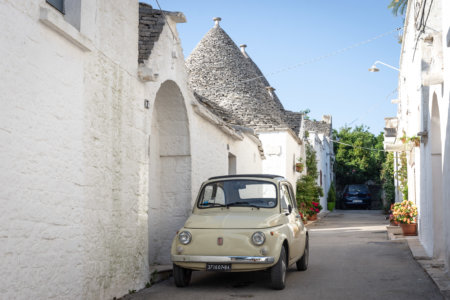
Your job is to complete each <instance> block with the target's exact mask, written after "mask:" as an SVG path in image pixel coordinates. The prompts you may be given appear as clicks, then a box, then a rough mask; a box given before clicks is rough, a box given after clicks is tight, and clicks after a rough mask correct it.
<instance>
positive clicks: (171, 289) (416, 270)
mask: <svg viewBox="0 0 450 300" xmlns="http://www.w3.org/2000/svg"><path fill="white" fill-rule="evenodd" d="M386 225H387V221H385V220H384V215H382V214H381V212H380V211H335V212H333V213H330V214H329V215H328V216H326V217H322V218H320V219H319V220H318V221H317V222H314V223H311V224H309V225H308V227H309V231H310V244H311V246H310V253H311V255H310V267H309V268H308V270H307V271H305V272H298V271H296V270H295V268H294V267H291V268H290V269H289V271H288V274H287V287H286V289H284V290H282V291H273V290H271V289H269V288H268V287H267V273H266V272H251V273H209V272H194V273H193V278H192V283H191V285H190V286H189V287H187V288H181V289H180V288H176V287H175V286H174V283H173V278H169V280H164V281H162V282H160V283H158V284H155V285H153V286H152V287H151V288H147V289H144V290H142V291H139V292H138V293H135V294H132V295H127V296H124V297H123V299H132V300H138V299H164V300H165V299H168V298H170V299H184V300H190V299H193V300H198V299H236V298H255V299H273V298H295V299H298V298H302V299H333V300H334V299H366V300H367V299H377V300H378V299H408V300H411V299H443V296H442V294H441V293H440V291H439V289H438V288H437V286H436V284H435V283H434V282H433V281H432V280H431V279H430V277H429V276H428V275H427V273H426V272H425V271H424V269H423V268H422V265H421V264H419V263H421V260H422V259H423V258H424V256H423V253H421V252H420V248H419V249H416V248H417V247H416V248H414V246H417V244H414V243H413V241H414V239H408V240H406V239H405V240H403V239H400V240H388V239H387V231H386ZM407 241H410V243H409V244H408V243H407ZM408 246H409V247H408ZM410 248H411V251H410ZM411 253H415V254H414V255H415V257H416V258H421V259H419V260H417V261H416V260H414V259H413V255H412V254H411ZM417 262H419V263H417ZM425 265H427V266H428V267H429V269H432V270H433V271H435V273H436V271H440V268H441V267H442V266H441V265H440V264H436V263H435V262H433V261H431V260H427V262H426V264H425Z"/></svg>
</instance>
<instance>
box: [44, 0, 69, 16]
mask: <svg viewBox="0 0 450 300" xmlns="http://www.w3.org/2000/svg"><path fill="white" fill-rule="evenodd" d="M46 1H47V3H48V4H50V5H51V6H53V7H54V8H56V9H57V10H59V11H60V12H61V13H62V14H64V13H65V12H64V0H46Z"/></svg>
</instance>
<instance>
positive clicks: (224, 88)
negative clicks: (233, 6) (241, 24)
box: [186, 22, 301, 134]
mask: <svg viewBox="0 0 450 300" xmlns="http://www.w3.org/2000/svg"><path fill="white" fill-rule="evenodd" d="M186 67H187V70H188V74H189V85H190V87H191V88H192V89H193V90H194V92H195V94H196V97H197V99H198V100H200V101H201V102H203V103H204V104H206V105H207V106H208V107H209V108H210V109H211V110H213V111H214V112H215V113H216V114H217V115H219V116H220V117H222V118H223V119H224V120H225V121H227V122H228V123H231V124H236V125H243V126H248V127H251V128H253V129H260V130H264V129H270V128H275V129H276V128H290V129H292V130H294V131H295V132H296V133H297V134H298V132H299V128H300V120H301V114H300V113H293V112H288V111H285V110H284V108H283V105H282V104H281V102H280V101H279V99H278V97H277V96H276V94H275V93H274V92H273V91H269V90H268V89H267V87H268V86H269V83H268V81H267V79H266V78H265V77H264V76H263V74H262V73H261V71H260V70H259V68H258V67H257V66H256V64H255V63H254V62H253V61H252V60H251V58H250V57H249V56H248V55H247V54H246V53H245V52H244V53H243V52H241V50H240V49H239V47H238V46H237V45H236V44H235V43H234V42H233V40H232V39H231V38H230V37H229V36H228V34H227V33H226V32H225V31H224V30H223V29H222V28H221V27H220V26H219V24H218V22H216V25H215V26H214V27H213V28H212V29H211V30H210V31H209V32H208V33H207V34H206V35H205V36H204V37H203V39H202V40H201V41H200V42H199V44H198V45H197V46H196V48H195V49H194V50H193V51H192V53H191V54H190V55H189V57H188V58H187V60H186Z"/></svg>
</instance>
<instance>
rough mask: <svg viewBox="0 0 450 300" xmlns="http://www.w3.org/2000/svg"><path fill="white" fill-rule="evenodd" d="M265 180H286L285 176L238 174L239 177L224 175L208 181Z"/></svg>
mask: <svg viewBox="0 0 450 300" xmlns="http://www.w3.org/2000/svg"><path fill="white" fill-rule="evenodd" d="M244 177H245V178H248V177H253V178H265V179H279V180H286V179H285V178H284V177H283V176H280V175H273V174H237V175H223V176H214V177H210V178H209V179H208V180H215V179H230V178H244Z"/></svg>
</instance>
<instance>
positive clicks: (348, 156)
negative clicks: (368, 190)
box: [333, 125, 386, 185]
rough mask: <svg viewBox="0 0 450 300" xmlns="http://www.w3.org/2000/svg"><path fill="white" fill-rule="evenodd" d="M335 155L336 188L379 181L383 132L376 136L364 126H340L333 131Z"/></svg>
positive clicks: (382, 160) (383, 159)
mask: <svg viewBox="0 0 450 300" xmlns="http://www.w3.org/2000/svg"><path fill="white" fill-rule="evenodd" d="M333 139H334V140H338V141H339V143H334V153H335V155H336V162H335V170H336V181H337V184H339V185H345V184H354V183H364V182H366V181H368V180H373V181H375V182H380V172H381V166H382V164H383V162H384V161H385V159H386V154H385V152H384V151H382V150H383V141H384V136H383V133H380V134H379V135H378V136H375V135H374V134H373V133H371V132H369V131H368V127H365V126H364V125H361V126H357V127H355V128H354V129H352V128H350V127H343V128H341V129H340V130H339V131H336V130H334V131H333Z"/></svg>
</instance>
